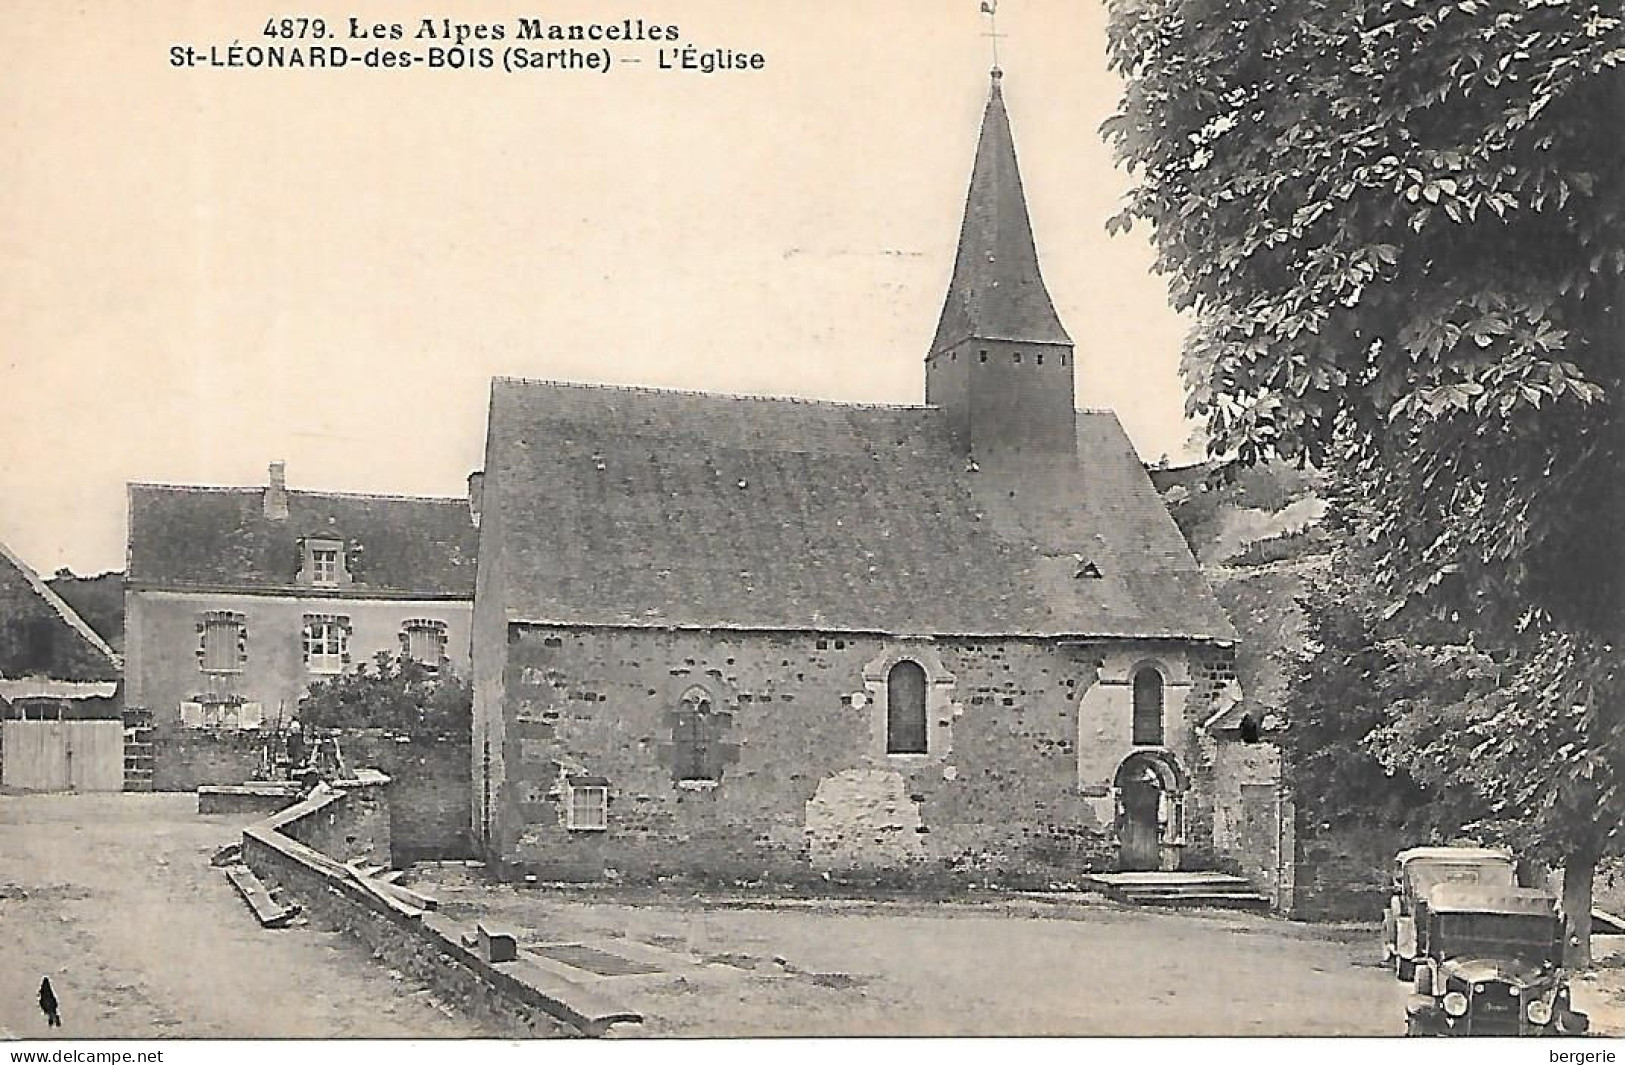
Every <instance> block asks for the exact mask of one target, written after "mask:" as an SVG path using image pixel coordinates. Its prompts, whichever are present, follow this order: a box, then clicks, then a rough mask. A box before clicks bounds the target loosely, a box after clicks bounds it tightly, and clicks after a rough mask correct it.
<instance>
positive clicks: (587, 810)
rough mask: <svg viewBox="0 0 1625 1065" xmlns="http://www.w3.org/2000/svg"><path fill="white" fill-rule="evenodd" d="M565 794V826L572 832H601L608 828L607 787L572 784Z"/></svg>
mask: <svg viewBox="0 0 1625 1065" xmlns="http://www.w3.org/2000/svg"><path fill="white" fill-rule="evenodd" d="M565 794H566V797H567V798H566V803H565V808H564V827H565V828H567V829H569V830H570V831H572V832H602V831H604V830H605V829H607V828H609V788H607V787H604V786H602V785H597V784H585V785H581V784H572V785H570V787H569V788H567V789H566V792H565Z"/></svg>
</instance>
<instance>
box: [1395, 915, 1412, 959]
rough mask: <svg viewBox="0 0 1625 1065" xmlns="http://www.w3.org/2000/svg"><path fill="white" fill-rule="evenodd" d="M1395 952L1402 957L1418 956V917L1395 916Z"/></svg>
mask: <svg viewBox="0 0 1625 1065" xmlns="http://www.w3.org/2000/svg"><path fill="white" fill-rule="evenodd" d="M1394 953H1395V954H1397V955H1399V956H1400V957H1401V958H1415V957H1416V918H1414V917H1396V918H1394Z"/></svg>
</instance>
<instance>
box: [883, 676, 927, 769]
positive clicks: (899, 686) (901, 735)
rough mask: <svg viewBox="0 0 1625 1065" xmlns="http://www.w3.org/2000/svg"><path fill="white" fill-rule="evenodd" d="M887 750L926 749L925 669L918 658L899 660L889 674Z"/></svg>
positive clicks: (919, 751)
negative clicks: (913, 660) (912, 660)
mask: <svg viewBox="0 0 1625 1065" xmlns="http://www.w3.org/2000/svg"><path fill="white" fill-rule="evenodd" d="M886 753H887V754H924V753H926V751H925V670H924V669H923V668H922V667H921V666H920V664H919V663H918V662H909V661H902V662H899V663H897V664H896V665H895V666H893V667H891V672H890V673H889V674H887V676H886Z"/></svg>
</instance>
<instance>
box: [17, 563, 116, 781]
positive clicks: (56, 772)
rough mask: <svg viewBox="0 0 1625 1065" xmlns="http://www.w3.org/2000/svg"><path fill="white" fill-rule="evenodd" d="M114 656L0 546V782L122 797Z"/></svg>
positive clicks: (31, 571)
mask: <svg viewBox="0 0 1625 1065" xmlns="http://www.w3.org/2000/svg"><path fill="white" fill-rule="evenodd" d="M120 679H121V670H120V663H119V658H118V655H116V654H114V653H113V650H112V648H110V647H108V646H107V643H106V642H105V641H104V640H103V639H102V638H101V637H100V636H98V635H96V633H95V632H94V631H93V630H92V629H91V627H90V626H89V625H87V624H85V622H84V620H83V619H82V618H80V616H79V615H78V614H76V613H75V612H74V610H73V608H72V607H70V606H68V604H67V603H65V602H63V600H62V598H61V597H60V596H58V595H57V594H56V593H55V592H53V591H51V589H50V588H49V587H47V586H46V584H45V582H44V581H42V580H40V578H39V575H38V574H36V573H35V572H34V571H33V570H32V569H30V568H29V566H28V564H27V563H25V562H23V560H22V559H20V558H18V557H17V556H16V555H15V554H13V553H12V552H11V550H10V549H9V548H7V547H6V546H5V545H4V544H0V785H3V786H4V787H6V788H10V789H16V790H19V791H68V790H78V791H119V790H121V789H122V788H123V787H124V727H123V722H122V720H121V718H120V704H121V700H120V698H119V695H120V692H119V686H120Z"/></svg>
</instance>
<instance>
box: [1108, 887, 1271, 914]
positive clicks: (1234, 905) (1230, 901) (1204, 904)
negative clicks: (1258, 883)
mask: <svg viewBox="0 0 1625 1065" xmlns="http://www.w3.org/2000/svg"><path fill="white" fill-rule="evenodd" d="M1128 901H1130V902H1133V903H1134V904H1136V905H1139V906H1165V907H1175V908H1182V909H1210V910H1253V911H1257V912H1260V913H1262V912H1264V911H1267V910H1268V909H1269V908H1270V900H1269V899H1267V898H1265V897H1264V896H1263V895H1260V894H1258V893H1257V892H1256V891H1226V892H1212V893H1209V894H1202V895H1194V894H1193V895H1155V896H1143V897H1137V898H1133V899H1130V900H1128Z"/></svg>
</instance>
